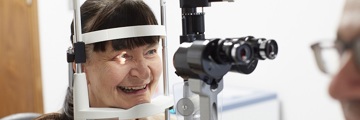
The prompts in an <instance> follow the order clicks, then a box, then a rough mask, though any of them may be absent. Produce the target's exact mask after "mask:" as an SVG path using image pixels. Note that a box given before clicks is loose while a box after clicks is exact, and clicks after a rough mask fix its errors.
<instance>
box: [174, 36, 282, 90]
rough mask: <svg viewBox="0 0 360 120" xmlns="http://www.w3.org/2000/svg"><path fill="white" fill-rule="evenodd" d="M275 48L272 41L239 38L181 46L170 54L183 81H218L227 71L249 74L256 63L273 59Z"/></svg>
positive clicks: (199, 41)
mask: <svg viewBox="0 0 360 120" xmlns="http://www.w3.org/2000/svg"><path fill="white" fill-rule="evenodd" d="M277 54H278V45H277V43H276V41H275V40H272V39H270V40H267V39H264V38H254V37H252V36H247V37H240V38H226V39H211V40H195V41H194V42H184V43H182V44H181V45H180V47H179V49H178V50H177V51H176V52H175V54H174V67H175V69H176V74H177V75H179V76H182V77H183V78H184V79H187V78H201V79H207V80H205V81H206V83H208V84H211V83H212V82H213V80H210V79H208V78H203V77H204V76H207V77H209V78H213V79H216V80H219V79H221V78H222V76H223V75H225V74H226V73H227V72H228V71H232V72H238V73H243V74H250V73H252V72H253V71H254V70H255V68H256V66H257V63H258V60H265V59H270V60H272V59H275V58H276V56H277Z"/></svg>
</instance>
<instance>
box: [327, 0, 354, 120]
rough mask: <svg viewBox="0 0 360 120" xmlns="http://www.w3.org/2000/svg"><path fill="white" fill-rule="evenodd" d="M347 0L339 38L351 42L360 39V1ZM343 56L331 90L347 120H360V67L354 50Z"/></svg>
mask: <svg viewBox="0 0 360 120" xmlns="http://www.w3.org/2000/svg"><path fill="white" fill-rule="evenodd" d="M347 2H348V3H347V4H346V7H345V11H344V13H343V18H342V23H341V24H340V26H339V30H338V38H339V39H341V40H342V41H344V42H351V41H353V40H359V39H360V9H359V8H360V2H356V1H355V0H353V1H352V2H351V0H349V1H347ZM342 56H343V57H342V59H341V60H342V61H341V62H342V67H341V69H340V70H339V72H338V73H337V74H336V75H335V76H334V78H333V80H332V82H331V84H330V87H329V92H330V95H331V96H332V97H333V98H335V99H337V100H339V101H340V103H341V105H342V108H343V111H344V115H345V118H346V120H360V68H358V67H357V64H356V62H355V53H354V52H353V51H351V50H348V51H347V52H345V53H344V54H343V55H342Z"/></svg>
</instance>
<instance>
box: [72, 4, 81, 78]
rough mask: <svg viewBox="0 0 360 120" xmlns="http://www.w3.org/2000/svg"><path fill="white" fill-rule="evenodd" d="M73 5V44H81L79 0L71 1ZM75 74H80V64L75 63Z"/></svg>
mask: <svg viewBox="0 0 360 120" xmlns="http://www.w3.org/2000/svg"><path fill="white" fill-rule="evenodd" d="M73 4H74V27H75V29H74V30H75V33H74V34H75V41H76V42H75V43H77V42H82V32H81V30H82V29H81V15H80V2H79V0H73ZM76 73H82V70H81V63H76Z"/></svg>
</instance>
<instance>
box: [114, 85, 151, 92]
mask: <svg viewBox="0 0 360 120" xmlns="http://www.w3.org/2000/svg"><path fill="white" fill-rule="evenodd" d="M118 88H120V89H121V90H122V91H124V92H127V93H129V92H135V91H138V90H142V89H145V88H146V85H143V86H137V87H125V86H119V87H118Z"/></svg>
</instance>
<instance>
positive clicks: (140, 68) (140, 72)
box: [130, 60, 150, 79]
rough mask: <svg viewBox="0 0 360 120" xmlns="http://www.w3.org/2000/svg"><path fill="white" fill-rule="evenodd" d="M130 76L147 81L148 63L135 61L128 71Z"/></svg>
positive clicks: (148, 75) (148, 73) (148, 74)
mask: <svg viewBox="0 0 360 120" xmlns="http://www.w3.org/2000/svg"><path fill="white" fill-rule="evenodd" d="M130 75H131V76H134V77H138V78H140V79H148V78H149V77H150V68H149V66H148V63H147V62H146V61H144V60H139V61H136V62H135V63H134V66H133V67H132V68H131V70H130Z"/></svg>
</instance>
